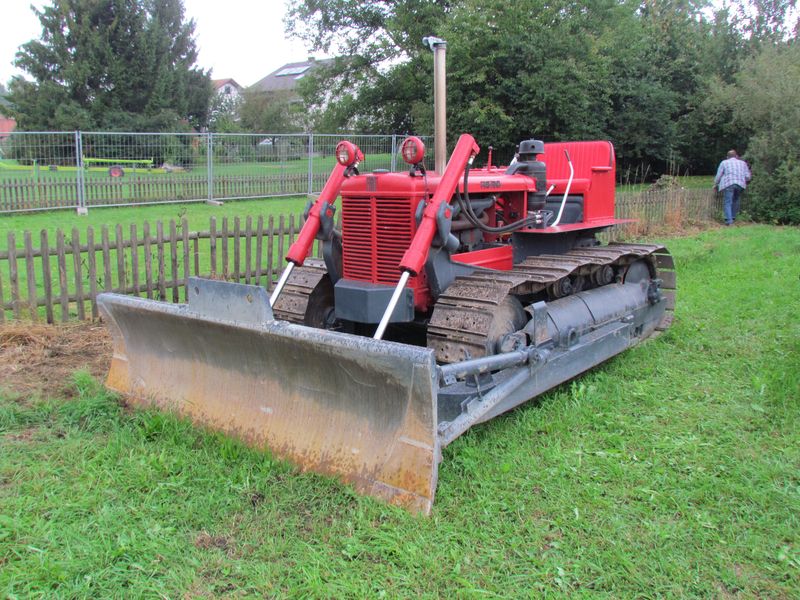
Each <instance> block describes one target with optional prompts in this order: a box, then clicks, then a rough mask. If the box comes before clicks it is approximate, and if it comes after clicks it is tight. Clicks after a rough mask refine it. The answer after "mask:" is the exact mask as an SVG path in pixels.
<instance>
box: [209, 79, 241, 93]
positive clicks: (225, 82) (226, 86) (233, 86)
mask: <svg viewBox="0 0 800 600" xmlns="http://www.w3.org/2000/svg"><path fill="white" fill-rule="evenodd" d="M211 85H212V87H213V88H214V93H216V94H217V95H218V96H230V97H233V98H237V97H239V96H241V95H242V92H243V91H244V88H243V87H242V86H241V85H239V84H238V83H237V82H236V80H235V79H230V78H229V79H212V80H211Z"/></svg>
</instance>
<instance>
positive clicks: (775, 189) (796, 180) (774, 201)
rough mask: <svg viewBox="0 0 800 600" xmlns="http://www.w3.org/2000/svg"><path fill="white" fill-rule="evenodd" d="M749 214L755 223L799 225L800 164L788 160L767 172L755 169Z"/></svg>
mask: <svg viewBox="0 0 800 600" xmlns="http://www.w3.org/2000/svg"><path fill="white" fill-rule="evenodd" d="M747 193H748V195H749V198H748V203H747V205H748V212H750V213H751V214H752V216H753V218H754V219H755V220H757V221H765V222H768V223H777V224H780V225H798V224H800V164H798V162H797V161H794V160H791V159H787V160H784V161H783V162H781V163H780V164H779V165H778V167H777V168H776V169H775V170H774V171H773V172H772V173H769V172H767V171H764V170H760V169H755V170H754V173H753V183H752V185H750V187H749V188H748V192H747Z"/></svg>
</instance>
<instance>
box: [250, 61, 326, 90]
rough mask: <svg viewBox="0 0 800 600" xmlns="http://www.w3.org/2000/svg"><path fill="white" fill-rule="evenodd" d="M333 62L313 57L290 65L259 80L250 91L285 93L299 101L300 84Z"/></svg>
mask: <svg viewBox="0 0 800 600" xmlns="http://www.w3.org/2000/svg"><path fill="white" fill-rule="evenodd" d="M331 62H333V59H332V58H326V59H321V60H316V59H315V58H314V57H313V56H311V57H309V58H308V60H306V61H303V62H293V63H288V64H285V65H283V66H282V67H280V68H278V69H276V70H275V71H273V72H272V73H270V74H269V75H267V76H266V77H264V78H262V79H260V80H258V81H257V82H256V83H254V84H253V85H252V86H250V88H249V89H250V90H252V91H254V92H263V93H276V92H283V93H285V94H286V95H289V96H291V95H295V96H297V99H298V100H299V99H300V95H299V94H297V92H296V90H297V84H298V82H299V81H300V80H301V79H303V77H305V76H306V75H308V74H309V73H311V72H312V71H313V70H314V69H318V68H319V67H322V66H325V65H327V64H330V63H331Z"/></svg>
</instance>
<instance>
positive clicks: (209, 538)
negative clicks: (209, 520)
mask: <svg viewBox="0 0 800 600" xmlns="http://www.w3.org/2000/svg"><path fill="white" fill-rule="evenodd" d="M194 546H195V548H200V549H202V550H209V549H211V548H219V549H220V550H227V549H228V548H229V546H230V542H229V540H228V538H226V537H225V536H222V535H209V533H208V532H207V531H201V532H200V533H199V534H198V535H197V537H196V538H195V540H194Z"/></svg>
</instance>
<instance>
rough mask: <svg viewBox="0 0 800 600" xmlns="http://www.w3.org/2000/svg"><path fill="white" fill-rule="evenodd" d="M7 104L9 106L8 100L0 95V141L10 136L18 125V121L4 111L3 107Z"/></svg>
mask: <svg viewBox="0 0 800 600" xmlns="http://www.w3.org/2000/svg"><path fill="white" fill-rule="evenodd" d="M7 106H9V102H8V100H6V99H5V98H4V97H3V96H2V95H0V142H2V141H4V140H5V139H6V138H8V137H9V136H10V135H11V132H12V131H14V129H16V127H17V122H16V121H15V120H14V119H12V118H11V117H7V116H6V115H5V114H4V113H3V109H4V108H6V107H7Z"/></svg>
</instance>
